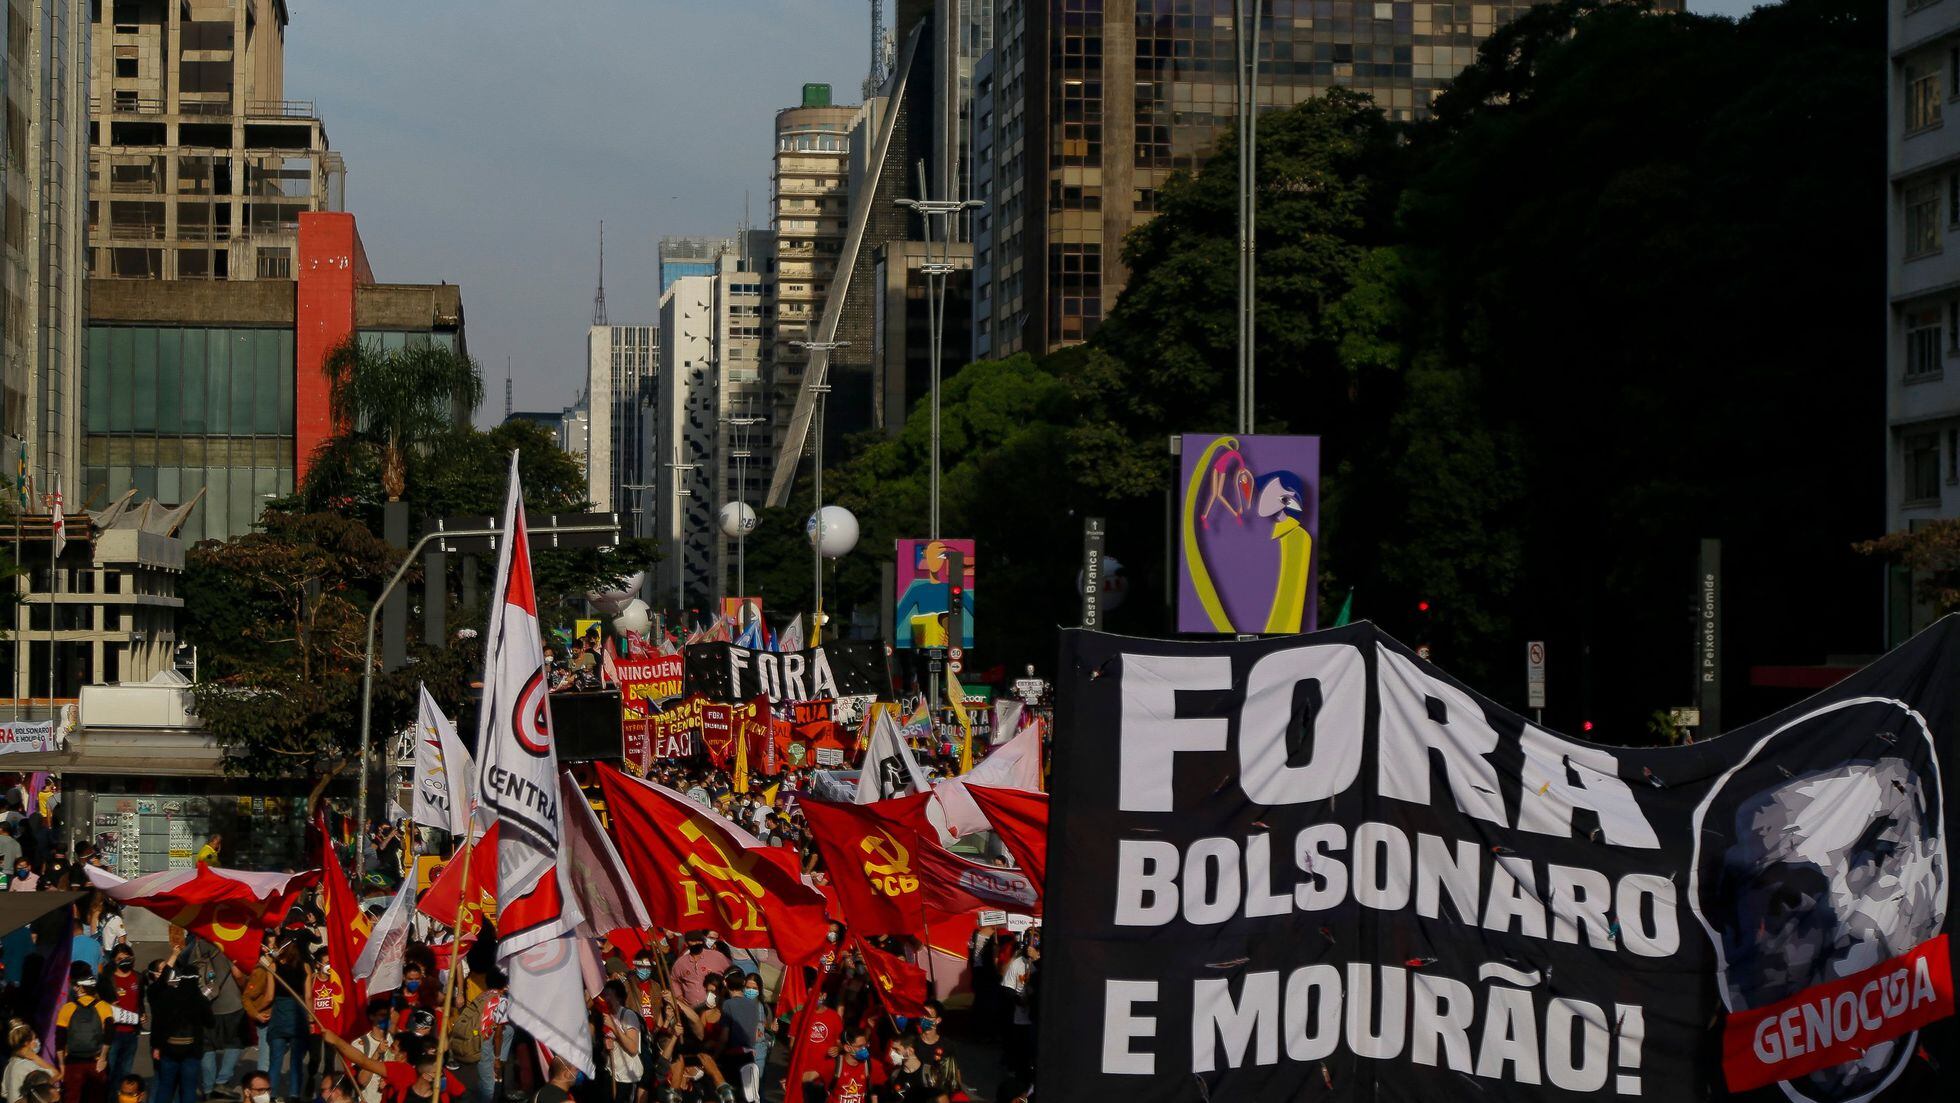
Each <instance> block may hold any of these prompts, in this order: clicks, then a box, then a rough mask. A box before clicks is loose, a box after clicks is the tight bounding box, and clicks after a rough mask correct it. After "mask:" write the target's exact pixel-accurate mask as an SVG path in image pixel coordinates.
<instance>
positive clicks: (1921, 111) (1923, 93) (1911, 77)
mask: <svg viewBox="0 0 1960 1103" xmlns="http://www.w3.org/2000/svg"><path fill="white" fill-rule="evenodd" d="M1939 122H1940V71H1939V70H1938V69H1937V68H1934V67H1932V66H1929V65H1926V64H1925V63H1924V62H1921V63H1919V64H1918V65H1907V66H1906V130H1907V132H1911V131H1915V130H1924V129H1926V128H1927V127H1929V126H1938V125H1939Z"/></svg>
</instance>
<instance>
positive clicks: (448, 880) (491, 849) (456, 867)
mask: <svg viewBox="0 0 1960 1103" xmlns="http://www.w3.org/2000/svg"><path fill="white" fill-rule="evenodd" d="M470 845H473V846H475V847H476V853H475V854H473V855H471V856H470V860H469V862H468V863H467V864H468V866H469V867H470V891H469V896H468V900H469V904H468V906H467V907H465V908H464V910H463V927H462V930H461V931H460V932H459V933H460V934H461V935H462V937H463V939H464V941H471V940H474V939H475V938H476V934H477V932H478V931H479V930H481V929H482V927H483V917H484V915H485V914H488V913H491V912H495V911H496V910H497V825H496V824H494V823H493V824H491V825H490V830H488V831H485V832H484V833H483V834H482V835H481V836H479V837H478V838H477V840H476V841H475V842H474V843H473V844H470ZM465 864H466V863H465V862H464V861H463V852H462V851H460V850H459V851H457V852H456V853H455V854H454V855H452V856H451V857H450V859H449V861H448V862H447V863H446V864H445V865H444V866H443V867H442V872H441V873H438V874H437V875H436V879H435V881H434V882H433V883H432V884H430V885H429V889H428V891H427V892H424V893H423V894H422V899H421V900H419V901H417V902H416V904H415V910H416V911H419V912H421V913H422V914H423V915H426V916H428V917H429V918H430V919H433V920H435V921H436V922H438V923H440V924H442V925H443V926H445V927H447V926H450V925H451V924H453V923H455V922H456V897H457V894H458V893H459V892H460V891H461V890H462V885H463V866H464V865H465Z"/></svg>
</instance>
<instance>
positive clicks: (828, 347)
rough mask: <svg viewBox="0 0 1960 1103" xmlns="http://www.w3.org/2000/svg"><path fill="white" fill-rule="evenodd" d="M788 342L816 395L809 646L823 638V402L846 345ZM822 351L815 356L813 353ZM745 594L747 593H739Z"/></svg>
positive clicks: (825, 342)
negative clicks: (804, 360)
mask: <svg viewBox="0 0 1960 1103" xmlns="http://www.w3.org/2000/svg"><path fill="white" fill-rule="evenodd" d="M790 344H792V345H795V346H796V347H797V348H800V349H802V350H803V351H804V352H805V353H806V354H808V355H809V357H810V362H809V365H808V366H807V367H805V368H804V369H803V370H804V371H809V372H815V373H816V382H814V383H812V384H810V393H811V394H813V395H815V396H817V408H816V413H815V414H813V415H812V420H811V431H810V440H811V446H810V458H811V460H812V479H811V483H812V485H813V488H814V490H815V492H816V493H815V497H816V500H817V504H816V507H815V508H814V509H813V510H811V512H810V523H811V524H813V525H815V526H816V528H815V529H814V530H812V531H811V533H810V560H811V566H812V569H813V573H814V576H815V577H814V580H813V582H812V587H813V588H812V589H811V591H810V592H811V594H812V595H814V597H813V607H812V609H811V611H810V646H811V647H815V646H817V645H818V644H820V643H822V642H823V435H824V422H823V419H824V406H825V405H827V404H828V397H829V395H830V354H831V352H832V351H834V350H836V349H841V348H849V347H850V345H851V343H850V342H849V341H791V342H790ZM816 353H822V354H823V356H822V358H821V359H819V358H818V357H817V356H816V355H815V354H816ZM742 596H744V597H747V596H748V595H747V594H744V595H742Z"/></svg>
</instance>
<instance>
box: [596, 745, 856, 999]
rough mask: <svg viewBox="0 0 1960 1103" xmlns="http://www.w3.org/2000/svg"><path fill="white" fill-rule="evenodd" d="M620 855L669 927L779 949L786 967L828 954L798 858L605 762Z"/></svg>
mask: <svg viewBox="0 0 1960 1103" xmlns="http://www.w3.org/2000/svg"><path fill="white" fill-rule="evenodd" d="M598 772H599V787H600V789H601V790H603V791H604V793H605V797H606V814H607V816H608V817H609V818H610V819H611V820H612V830H613V839H614V841H615V842H616V843H617V844H618V847H619V856H620V858H621V859H622V860H624V861H625V863H626V869H627V872H628V873H630V874H632V877H633V883H634V885H635V886H636V887H637V888H638V889H639V890H640V893H641V895H642V896H644V897H645V899H646V905H647V911H648V913H649V914H650V915H651V916H652V918H653V921H654V923H655V924H657V925H659V926H661V927H665V928H667V929H668V930H674V931H688V930H700V929H713V930H717V931H720V932H721V933H722V937H723V938H724V939H725V940H727V942H728V944H729V945H731V946H739V947H741V948H743V949H748V950H756V949H762V948H764V947H767V946H774V947H775V949H776V952H777V953H779V954H781V955H782V956H783V960H785V961H787V962H791V963H800V962H804V961H809V960H811V959H813V958H815V957H816V956H817V955H818V954H820V953H822V951H823V948H824V944H825V943H824V935H825V933H826V932H827V931H828V930H829V926H828V924H826V923H825V921H824V915H823V894H822V893H820V892H818V891H817V890H816V889H815V888H813V887H811V886H810V885H809V884H807V883H805V882H804V880H803V872H802V870H801V868H800V867H799V866H798V863H797V860H796V852H795V851H794V850H790V849H788V848H786V847H775V846H769V845H767V844H765V843H763V842H762V841H761V840H760V839H757V838H756V837H755V836H753V835H751V834H749V833H748V832H747V831H744V830H742V829H741V828H740V827H738V826H736V825H735V824H733V823H730V822H729V821H728V820H726V819H724V818H722V817H721V816H719V815H717V814H716V813H715V812H714V811H713V810H712V809H710V808H707V807H706V806H704V805H700V804H697V803H695V802H694V801H691V800H689V799H687V798H686V797H685V796H682V795H681V794H679V793H676V792H675V791H673V790H672V789H669V788H667V787H666V786H664V785H658V784H655V783H654V782H651V781H646V780H644V779H642V778H636V777H634V776H632V775H631V774H628V773H625V772H624V771H621V770H619V769H618V768H616V767H614V766H612V765H610V764H608V763H603V762H602V763H599V764H598Z"/></svg>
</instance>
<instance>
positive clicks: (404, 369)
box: [324, 334, 483, 502]
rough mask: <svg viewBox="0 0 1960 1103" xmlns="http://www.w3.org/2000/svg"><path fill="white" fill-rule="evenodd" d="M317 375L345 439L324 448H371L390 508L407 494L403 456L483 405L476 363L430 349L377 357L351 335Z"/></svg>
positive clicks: (439, 348) (382, 353) (377, 351)
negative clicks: (324, 381)
mask: <svg viewBox="0 0 1960 1103" xmlns="http://www.w3.org/2000/svg"><path fill="white" fill-rule="evenodd" d="M324 370H325V371H326V374H327V387H328V392H327V393H328V406H329V408H330V409H331V411H332V413H333V418H334V422H335V423H336V424H338V425H340V426H343V427H345V432H344V433H343V436H344V437H346V438H348V439H347V440H346V441H344V442H342V443H339V444H336V443H335V442H331V441H330V442H329V443H328V445H327V447H329V448H333V447H341V448H344V447H348V446H349V445H359V446H365V447H367V448H371V449H372V450H373V451H374V452H375V453H376V454H377V455H378V457H379V460H380V478H381V486H382V489H383V491H384V492H385V493H386V494H387V496H388V500H389V501H391V502H394V501H400V500H401V497H402V494H403V493H404V491H405V490H406V488H407V483H408V462H409V460H408V456H409V454H410V453H411V452H412V451H414V450H416V449H417V448H420V447H425V446H427V445H429V444H430V443H432V442H433V441H434V440H435V438H437V437H439V436H441V435H443V434H444V433H446V432H448V431H449V430H451V429H452V428H454V427H455V426H457V425H458V424H462V423H465V422H467V420H468V418H469V415H470V414H471V412H473V411H474V410H475V409H476V407H477V405H478V404H479V403H481V402H482V401H483V373H482V371H481V370H480V369H479V368H478V367H477V364H476V361H474V360H472V359H470V358H469V357H468V356H465V355H463V354H461V353H458V352H456V351H455V350H453V349H449V348H445V347H443V346H441V345H437V344H434V343H431V344H426V345H420V346H409V347H405V348H399V349H392V350H388V351H383V350H382V349H380V348H379V347H378V346H376V345H374V344H372V343H370V342H367V341H363V340H361V338H360V336H359V335H358V334H356V335H352V336H349V337H348V338H347V339H346V340H345V341H342V342H341V343H340V344H339V345H336V346H335V347H334V349H333V350H332V351H331V352H329V353H328V354H327V359H326V363H325V365H324Z"/></svg>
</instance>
